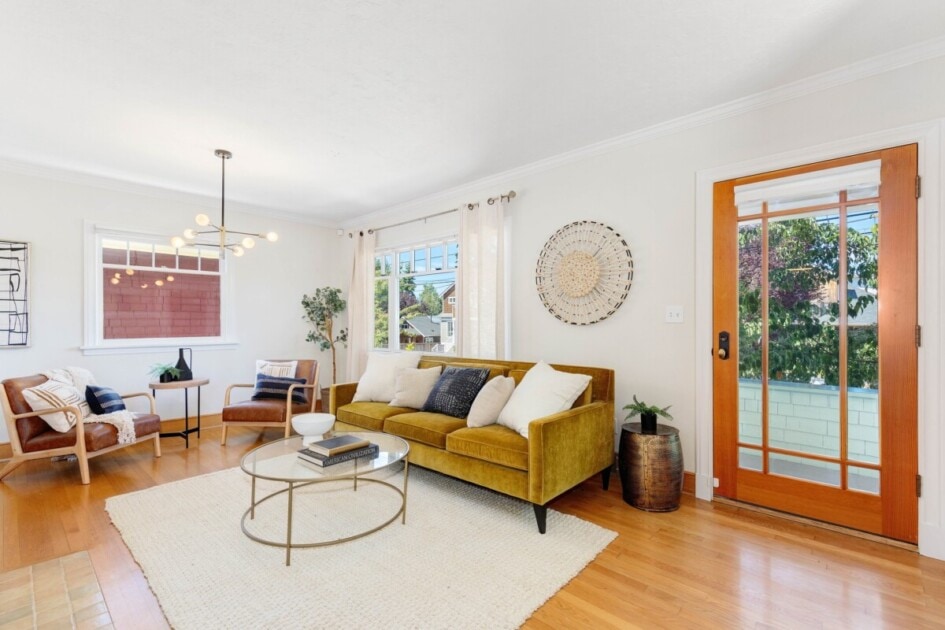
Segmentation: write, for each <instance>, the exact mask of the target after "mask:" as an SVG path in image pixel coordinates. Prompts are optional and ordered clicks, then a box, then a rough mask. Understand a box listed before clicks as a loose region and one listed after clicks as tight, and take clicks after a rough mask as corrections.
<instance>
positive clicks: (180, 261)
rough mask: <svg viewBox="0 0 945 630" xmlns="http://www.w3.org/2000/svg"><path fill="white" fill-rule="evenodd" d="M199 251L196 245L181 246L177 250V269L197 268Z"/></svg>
mask: <svg viewBox="0 0 945 630" xmlns="http://www.w3.org/2000/svg"><path fill="white" fill-rule="evenodd" d="M199 257H200V251H199V250H198V249H197V248H196V247H181V248H180V249H178V250H177V268H178V269H192V270H194V271H196V270H197V269H198V263H199V262H200V261H199Z"/></svg>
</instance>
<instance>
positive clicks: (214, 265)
mask: <svg viewBox="0 0 945 630" xmlns="http://www.w3.org/2000/svg"><path fill="white" fill-rule="evenodd" d="M200 270H201V271H220V250H218V249H216V248H214V249H209V248H201V249H200Z"/></svg>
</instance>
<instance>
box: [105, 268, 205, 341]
mask: <svg viewBox="0 0 945 630" xmlns="http://www.w3.org/2000/svg"><path fill="white" fill-rule="evenodd" d="M103 274H104V278H103V287H104V301H103V307H102V315H103V323H104V338H105V339H152V338H168V337H218V336H220V276H218V275H195V274H176V275H169V274H168V273H167V272H165V271H146V270H140V269H139V270H137V271H136V272H135V274H134V275H127V274H125V273H122V272H116V271H115V270H114V269H104V270H103ZM116 274H117V275H116Z"/></svg>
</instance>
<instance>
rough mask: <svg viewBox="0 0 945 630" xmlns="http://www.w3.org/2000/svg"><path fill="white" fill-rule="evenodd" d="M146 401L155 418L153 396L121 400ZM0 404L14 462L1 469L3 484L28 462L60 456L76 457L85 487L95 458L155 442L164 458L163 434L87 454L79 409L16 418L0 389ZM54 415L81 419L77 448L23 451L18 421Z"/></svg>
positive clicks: (142, 394)
mask: <svg viewBox="0 0 945 630" xmlns="http://www.w3.org/2000/svg"><path fill="white" fill-rule="evenodd" d="M136 397H144V398H147V399H148V402H149V403H150V406H151V409H150V413H151V414H155V415H156V413H155V406H154V397H153V396H151V394H149V393H148V392H136V393H134V394H123V395H122V396H121V398H122V400H127V399H129V398H136ZM0 403H2V405H3V416H4V418H5V419H6V425H7V433H9V434H10V446H11V447H12V448H13V458H12V459H10V460H9V461H8V462H7V463H6V466H4V467H3V468H2V469H0V480H2V479H3V478H4V477H6V476H7V475H9V474H10V473H11V472H13V471H14V470H16V469H17V468H18V467H19V466H20V464H22V463H23V462H26V461H29V460H31V459H45V458H48V457H55V456H57V455H75V456H76V458H77V459H78V461H79V475H80V476H81V477H82V483H83V485H88V483H89V482H90V481H91V477H90V475H89V459H90V458H92V457H98V456H99V455H103V454H105V453H109V452H111V451H114V450H117V449H119V448H124V447H125V446H131V445H132V444H138V443H140V442H143V441H144V440H151V439H153V440H154V456H155V457H160V456H161V441H160V440H161V432H160V430H158V431H156V432H154V433H152V434H150V435H143V436H141V437H140V438H136V439H135V441H134V442H131V443H129V444H114V445H113V446H108V447H105V448H102V449H99V450H97V451H92V452H87V451H86V450H85V423H84V422H82V420H81V418H82V412H81V411H79V408H78V407H76V406H74V405H70V406H67V407H57V408H55V409H44V410H42V411H30V412H27V413H21V414H15V413H13V409H12V408H11V407H10V400H9V398H8V397H7V390H6V388H5V387H0ZM55 411H66V412H71V413H73V414H75V417H76V418H80V420H79V421H77V422H76V425H75V430H76V431H75V433H76V441H75V444H72V445H70V446H61V447H59V448H50V449H46V450H42V451H29V452H24V451H23V444H22V443H21V442H20V434H19V432H18V431H17V430H16V421H17V420H18V419H20V418H32V417H36V416H40V415H44V414H47V413H52V412H55Z"/></svg>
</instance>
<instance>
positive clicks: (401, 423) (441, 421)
mask: <svg viewBox="0 0 945 630" xmlns="http://www.w3.org/2000/svg"><path fill="white" fill-rule="evenodd" d="M465 426H466V421H465V420H462V419H460V418H454V417H453V416H448V415H446V414H442V413H430V412H428V411H414V412H412V413H402V414H398V415H396V416H391V417H390V418H388V419H387V420H385V421H384V432H385V433H390V434H391V435H396V436H398V437H402V438H404V439H405V440H413V441H414V442H420V443H421V444H428V445H430V446H435V447H437V448H446V436H447V435H449V434H450V433H452V432H453V431H456V430H457V429H462V428H463V427H465Z"/></svg>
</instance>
